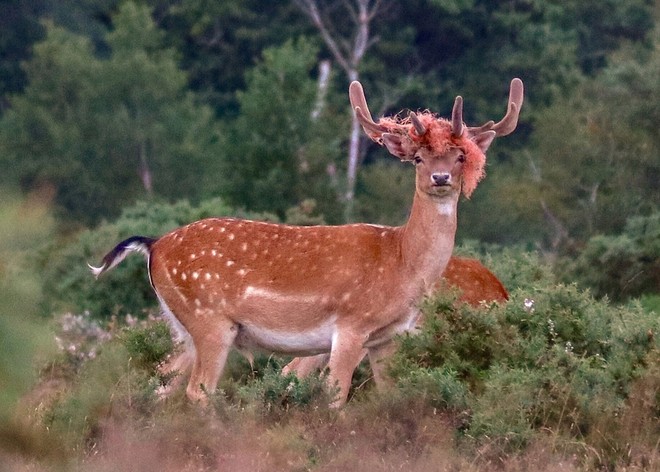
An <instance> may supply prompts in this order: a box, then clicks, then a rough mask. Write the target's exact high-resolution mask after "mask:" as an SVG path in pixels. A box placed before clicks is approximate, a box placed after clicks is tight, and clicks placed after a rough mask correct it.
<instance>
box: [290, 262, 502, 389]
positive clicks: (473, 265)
mask: <svg viewBox="0 0 660 472" xmlns="http://www.w3.org/2000/svg"><path fill="white" fill-rule="evenodd" d="M452 290H456V291H457V292H458V295H457V298H456V303H459V304H460V303H467V304H468V305H471V306H473V307H479V306H482V304H484V303H492V302H496V303H505V302H506V301H507V300H509V292H507V290H506V288H505V287H504V285H503V284H502V282H501V281H500V279H498V278H497V276H496V275H495V274H493V273H492V272H491V271H490V270H488V269H487V268H486V267H485V266H484V265H483V264H482V263H481V262H479V261H478V260H477V259H472V258H467V257H457V256H452V257H451V258H450V259H449V263H448V264H447V268H446V269H445V272H444V273H443V274H442V278H441V279H440V280H439V281H438V283H437V285H436V291H437V292H447V291H452ZM366 355H367V351H366V350H363V351H362V358H363V359H364V357H365V356H366ZM327 363H328V355H327V354H318V355H316V356H308V357H296V358H295V359H292V360H291V361H290V362H289V363H288V364H287V365H285V366H284V367H283V368H282V375H284V376H286V375H289V374H293V375H295V376H296V377H298V378H300V379H302V378H304V377H308V376H309V375H311V374H312V373H313V372H315V371H321V372H323V371H324V369H325V366H326V365H327ZM372 369H373V367H372ZM375 380H376V381H377V382H378V381H380V382H382V379H375Z"/></svg>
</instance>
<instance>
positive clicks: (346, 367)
mask: <svg viewBox="0 0 660 472" xmlns="http://www.w3.org/2000/svg"><path fill="white" fill-rule="evenodd" d="M364 341H365V337H364V336H361V335H356V334H354V333H350V332H337V333H336V335H335V339H333V342H332V351H331V352H330V361H329V363H328V367H329V369H330V372H329V373H328V377H327V380H326V381H327V385H328V387H329V388H338V389H339V392H338V394H337V397H336V398H335V400H334V401H333V402H332V403H331V404H330V407H331V408H339V407H341V406H343V405H344V404H345V403H346V399H347V398H348V391H349V389H350V386H351V379H352V378H353V372H354V371H355V368H356V367H357V365H358V364H359V363H360V360H362V356H363V352H362V350H363V349H362V346H363V345H364Z"/></svg>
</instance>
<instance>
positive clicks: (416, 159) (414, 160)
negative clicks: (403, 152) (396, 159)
mask: <svg viewBox="0 0 660 472" xmlns="http://www.w3.org/2000/svg"><path fill="white" fill-rule="evenodd" d="M422 162H424V160H423V159H422V158H421V157H419V156H415V157H413V164H415V165H417V164H421V163H422Z"/></svg>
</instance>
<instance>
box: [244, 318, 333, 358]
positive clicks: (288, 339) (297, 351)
mask: <svg viewBox="0 0 660 472" xmlns="http://www.w3.org/2000/svg"><path fill="white" fill-rule="evenodd" d="M335 321H336V317H334V316H333V317H331V318H330V319H328V320H326V321H324V322H323V323H321V324H319V325H317V326H312V327H307V328H304V329H301V330H294V329H291V330H283V329H273V328H267V327H264V326H257V325H254V324H249V323H242V324H240V325H239V331H238V336H237V337H236V345H237V347H239V348H241V349H249V350H251V349H260V350H265V351H271V352H279V353H283V354H293V355H311V354H319V353H322V352H329V351H330V348H331V347H332V337H333V335H334V333H335Z"/></svg>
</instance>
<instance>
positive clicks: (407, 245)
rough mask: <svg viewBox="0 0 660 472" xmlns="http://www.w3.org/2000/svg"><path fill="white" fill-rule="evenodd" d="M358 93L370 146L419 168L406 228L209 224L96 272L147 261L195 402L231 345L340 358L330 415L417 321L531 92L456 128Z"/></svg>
mask: <svg viewBox="0 0 660 472" xmlns="http://www.w3.org/2000/svg"><path fill="white" fill-rule="evenodd" d="M349 98H350V101H351V105H352V107H353V110H354V112H355V113H356V114H357V116H358V119H359V121H360V123H361V125H362V127H363V128H364V130H365V131H366V133H367V134H368V135H369V136H370V137H371V139H373V140H374V141H376V142H378V143H379V144H383V145H385V146H386V147H387V149H388V150H389V152H390V153H392V154H393V155H394V156H396V157H398V158H400V159H402V160H404V161H409V162H413V163H414V164H415V168H416V184H415V196H414V199H413V205H412V210H411V213H410V217H409V219H408V221H407V223H406V224H405V225H403V226H400V227H384V226H376V225H369V224H350V225H343V226H312V227H309V226H308V227H296V226H288V225H279V224H272V223H265V222H258V221H249V220H240V219H234V218H209V219H204V220H200V221H196V222H194V223H191V224H189V225H187V226H183V227H181V228H178V229H175V230H173V231H171V232H170V233H167V234H166V235H164V236H162V237H160V238H158V239H152V238H146V237H142V236H133V237H131V238H128V239H127V240H125V241H122V242H121V243H119V244H118V245H117V246H116V247H115V248H114V249H113V250H112V251H110V252H109V253H108V254H107V255H106V256H105V257H104V258H103V262H102V264H101V266H100V267H91V266H90V268H91V270H92V272H93V274H94V275H95V276H96V277H98V276H100V275H101V274H102V273H104V272H106V271H108V270H110V269H111V268H113V267H115V266H116V265H117V264H119V263H120V262H121V261H122V260H123V259H124V258H125V257H126V256H127V254H128V253H130V252H141V253H142V254H144V255H145V256H146V259H147V265H148V270H149V279H150V282H151V285H152V287H153V289H154V291H155V293H156V296H157V298H158V301H159V303H160V306H161V309H162V311H163V313H164V314H165V315H166V316H167V318H168V319H169V320H170V322H171V324H172V326H173V328H174V331H175V334H176V336H177V338H178V339H179V340H182V341H184V342H186V344H187V345H189V346H190V350H189V351H188V354H187V355H188V356H189V358H190V359H194V361H193V369H192V373H191V376H190V380H189V382H188V386H187V388H186V394H187V396H188V398H189V399H191V400H193V401H201V402H205V401H206V395H207V393H211V392H213V391H214V390H215V388H216V385H217V382H218V379H219V377H220V375H221V373H222V370H223V368H224V365H225V361H226V358H227V354H228V352H229V350H230V348H231V347H232V346H234V347H236V348H238V349H240V350H243V351H250V350H253V349H257V348H258V349H262V350H267V351H272V352H278V353H284V354H292V355H303V356H305V355H315V354H319V353H324V352H330V360H329V374H328V377H327V381H328V384H329V385H330V386H336V387H337V388H338V392H339V393H338V396H337V397H336V400H335V401H334V402H333V406H336V407H337V406H341V405H343V404H344V403H345V401H346V398H347V395H348V388H349V386H350V381H351V376H352V373H353V371H354V370H355V368H356V366H357V364H358V363H359V361H360V359H361V357H362V350H363V349H364V348H366V349H367V350H368V352H369V357H370V359H371V361H372V364H376V362H374V361H375V360H378V359H380V358H381V357H382V356H383V355H385V354H386V353H387V351H388V350H389V349H390V348H389V345H391V344H392V343H391V342H390V340H391V338H392V337H393V336H394V335H395V334H397V333H401V332H404V331H406V330H409V329H411V328H413V327H414V326H415V324H416V323H417V318H418V316H419V310H418V308H417V303H418V302H419V301H420V300H421V298H422V297H423V296H424V294H425V293H427V292H428V291H429V290H430V289H431V288H432V286H433V285H434V283H435V281H437V280H438V279H439V277H440V275H441V274H442V272H443V271H444V269H445V266H446V265H447V262H448V261H449V258H450V256H451V252H452V249H453V246H454V234H455V232H456V208H457V204H458V198H459V195H460V193H461V190H462V191H463V193H464V194H465V195H467V196H469V195H470V193H472V191H473V190H474V188H475V187H476V184H477V182H478V180H479V179H480V178H481V177H482V176H483V167H484V164H485V155H484V153H485V151H486V150H487V149H488V147H489V146H490V144H491V143H492V141H493V139H494V138H495V137H496V136H504V135H507V134H509V133H511V132H512V131H513V130H514V129H515V127H516V125H517V122H518V113H519V111H520V106H521V105H522V101H523V86H522V82H521V81H520V80H519V79H514V80H513V81H512V82H511V87H510V91H509V104H508V109H507V113H506V115H505V116H504V118H503V119H502V120H501V121H500V122H498V123H494V122H492V121H489V122H488V123H486V124H485V125H482V126H480V127H475V128H469V127H467V126H465V125H464V123H463V119H462V98H461V97H457V98H456V101H455V104H454V108H453V112H452V119H451V121H448V120H444V119H442V118H438V117H437V116H435V115H433V114H431V113H429V112H424V113H422V114H420V115H419V116H418V115H416V114H414V113H410V115H409V117H408V118H406V119H399V118H396V117H395V118H383V119H381V120H379V122H378V123H375V122H374V121H373V120H372V118H371V115H370V113H369V109H368V107H367V103H366V99H365V97H364V92H363V90H362V86H361V85H360V83H359V82H353V83H351V86H350V89H349Z"/></svg>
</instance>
